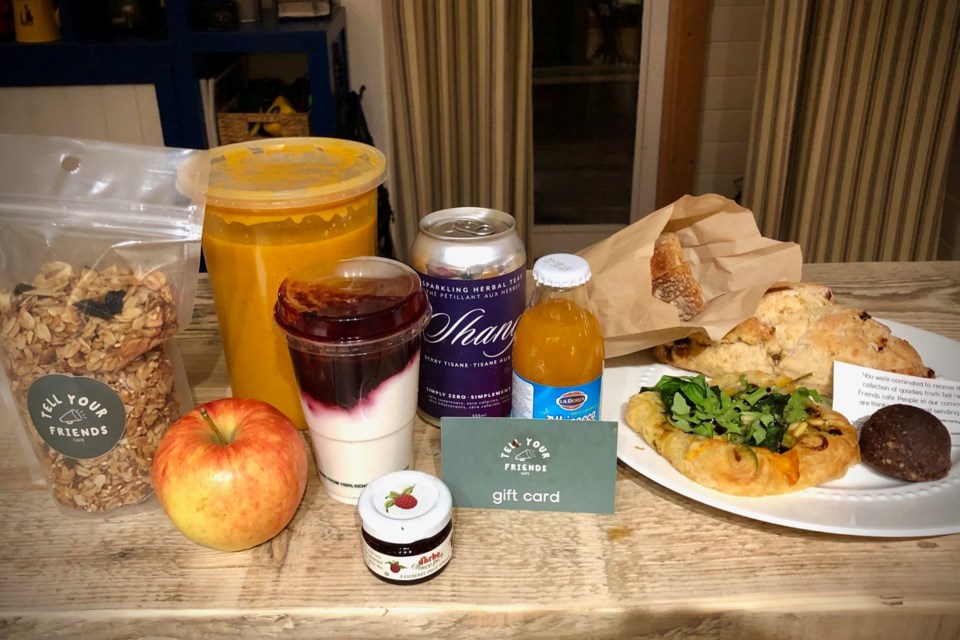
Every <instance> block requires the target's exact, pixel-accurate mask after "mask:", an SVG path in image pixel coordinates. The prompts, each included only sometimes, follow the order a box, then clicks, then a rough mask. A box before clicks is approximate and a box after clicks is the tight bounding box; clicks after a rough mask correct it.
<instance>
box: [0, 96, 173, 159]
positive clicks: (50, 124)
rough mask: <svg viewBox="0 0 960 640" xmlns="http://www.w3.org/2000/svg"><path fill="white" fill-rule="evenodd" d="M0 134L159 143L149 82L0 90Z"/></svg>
mask: <svg viewBox="0 0 960 640" xmlns="http://www.w3.org/2000/svg"><path fill="white" fill-rule="evenodd" d="M0 133H27V134H34V135H46V136H66V137H70V138H84V139H87V140H103V141H106V142H123V143H129V144H143V145H149V146H163V132H162V130H161V128H160V111H159V109H158V107H157V95H156V92H155V90H154V88H153V85H149V84H145V85H104V86H71V87H5V88H0Z"/></svg>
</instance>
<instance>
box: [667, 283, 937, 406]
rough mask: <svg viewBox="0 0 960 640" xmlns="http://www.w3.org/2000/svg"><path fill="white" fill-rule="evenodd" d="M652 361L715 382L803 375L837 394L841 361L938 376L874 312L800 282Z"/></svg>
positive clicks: (670, 347)
mask: <svg viewBox="0 0 960 640" xmlns="http://www.w3.org/2000/svg"><path fill="white" fill-rule="evenodd" d="M653 356H654V358H655V359H656V360H657V361H659V362H662V363H665V364H670V365H673V366H676V367H680V368H681V369H688V370H691V371H697V372H700V373H703V374H705V375H707V376H711V377H716V376H721V375H724V374H726V373H732V372H737V371H754V370H755V371H762V372H764V373H766V374H768V375H770V376H773V377H779V376H787V377H788V378H791V379H796V378H800V377H801V376H806V377H804V378H803V385H804V386H806V387H810V388H813V389H816V390H817V391H819V392H820V393H823V394H825V395H827V396H832V395H833V363H834V361H835V360H838V361H840V362H846V363H849V364H855V365H859V366H862V367H870V368H872V369H880V370H883V371H890V372H893V373H902V374H906V375H911V376H920V377H926V378H932V377H933V375H934V373H933V371H932V370H931V369H930V368H929V367H927V366H926V365H924V364H923V361H922V359H921V358H920V355H919V354H918V353H917V352H916V350H915V349H914V348H913V347H912V346H911V345H910V344H909V343H908V342H906V341H905V340H902V339H900V338H897V337H895V336H894V335H893V334H892V333H891V332H890V329H889V327H887V326H886V325H883V324H881V323H879V322H877V321H876V320H874V319H873V318H871V317H870V315H869V314H868V313H866V312H865V311H862V310H860V309H853V308H850V307H845V306H843V305H840V304H837V303H836V302H835V301H834V298H833V292H832V291H830V289H829V288H827V287H825V286H823V285H818V284H808V283H796V284H792V285H790V286H788V287H784V288H779V289H774V290H771V291H768V292H767V293H765V294H764V296H763V298H762V299H761V300H760V303H759V305H758V306H757V311H756V313H755V314H754V316H753V317H751V318H747V319H746V320H744V321H743V322H741V323H740V324H738V325H737V326H736V327H734V328H733V329H732V330H730V331H729V332H728V333H727V334H726V335H725V336H724V337H723V338H721V339H720V340H719V341H716V342H714V341H712V340H710V338H709V337H707V336H706V335H704V334H702V333H699V332H698V333H695V334H694V335H692V336H690V337H688V338H684V339H682V340H677V341H675V342H670V343H667V344H663V345H659V346H657V347H654V349H653Z"/></svg>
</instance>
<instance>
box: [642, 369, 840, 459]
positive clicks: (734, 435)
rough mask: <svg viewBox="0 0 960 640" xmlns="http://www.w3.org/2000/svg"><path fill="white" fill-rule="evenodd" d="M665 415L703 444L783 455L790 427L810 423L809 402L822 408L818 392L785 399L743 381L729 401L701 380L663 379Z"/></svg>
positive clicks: (804, 391) (659, 388) (656, 388)
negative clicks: (712, 441) (717, 442)
mask: <svg viewBox="0 0 960 640" xmlns="http://www.w3.org/2000/svg"><path fill="white" fill-rule="evenodd" d="M644 391H656V392H657V393H659V394H660V399H661V400H662V401H663V404H664V406H665V407H666V409H667V420H668V421H669V422H670V424H672V425H673V426H675V427H676V428H678V429H680V430H682V431H685V432H686V433H693V434H696V435H698V436H703V437H704V438H714V437H720V438H725V439H727V440H729V441H731V442H734V443H737V444H745V445H750V446H756V447H764V448H767V449H770V450H771V451H775V452H776V451H779V450H780V448H781V446H782V444H783V439H784V434H785V433H786V431H787V427H789V426H790V425H791V424H792V423H795V422H800V421H802V420H804V419H806V417H807V401H808V400H813V401H814V402H821V398H820V394H819V393H817V392H816V390H814V389H807V388H799V389H797V390H796V391H794V392H793V393H790V394H784V393H780V391H779V390H776V389H773V388H771V387H758V386H757V385H755V384H752V383H749V382H747V380H746V378H744V377H743V376H741V377H740V388H739V390H738V391H737V392H736V393H734V394H733V395H730V394H728V393H726V392H724V391H721V390H720V387H718V386H710V385H708V384H707V379H706V378H705V377H704V376H703V375H697V376H663V377H661V378H660V381H659V382H658V383H657V384H656V386H653V387H643V388H641V389H640V392H641V393H642V392H644Z"/></svg>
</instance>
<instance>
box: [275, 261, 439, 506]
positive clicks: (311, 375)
mask: <svg viewBox="0 0 960 640" xmlns="http://www.w3.org/2000/svg"><path fill="white" fill-rule="evenodd" d="M274 313H275V316H276V321H277V324H278V325H279V326H280V328H281V329H283V331H284V332H285V333H286V336H287V343H288V344H289V347H290V359H291V361H292V362H293V370H294V372H295V373H296V376H297V381H298V383H299V385H300V396H301V401H302V406H303V411H304V414H305V415H306V420H307V425H309V427H310V440H311V442H312V443H313V452H314V457H315V459H316V462H317V471H318V472H319V474H320V479H321V482H322V484H323V487H324V489H325V490H326V491H327V493H328V494H329V495H330V496H331V497H333V498H334V499H336V500H339V501H340V502H344V503H347V504H356V503H357V499H358V498H359V496H360V492H361V491H362V490H363V488H364V487H365V486H366V485H367V483H369V482H370V481H371V480H373V479H374V478H378V477H380V476H382V475H384V474H387V473H392V472H394V471H400V470H403V469H407V468H409V467H410V465H411V464H412V463H413V421H414V416H415V415H416V411H417V385H418V382H419V372H420V342H421V334H422V332H423V328H424V327H425V326H426V324H427V322H429V320H430V303H429V302H428V301H427V295H426V293H425V292H424V290H423V288H422V287H421V285H420V278H419V277H417V274H416V272H415V271H414V270H413V269H411V268H410V267H408V266H406V265H404V264H401V263H399V262H396V261H394V260H389V259H387V258H374V257H361V258H350V259H347V260H342V261H340V262H338V263H337V265H336V266H335V267H334V268H333V269H332V270H330V271H328V272H322V273H316V272H307V273H303V274H298V275H296V276H293V277H291V278H289V279H287V280H285V281H284V282H283V284H282V285H281V286H280V291H279V292H278V296H277V305H276V309H275V311H274Z"/></svg>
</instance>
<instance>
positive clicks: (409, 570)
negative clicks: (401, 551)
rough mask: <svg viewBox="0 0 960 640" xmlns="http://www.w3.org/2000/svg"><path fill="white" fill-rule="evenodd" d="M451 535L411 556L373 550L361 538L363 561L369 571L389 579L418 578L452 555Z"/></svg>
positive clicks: (433, 571) (441, 565)
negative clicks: (392, 554) (434, 546)
mask: <svg viewBox="0 0 960 640" xmlns="http://www.w3.org/2000/svg"><path fill="white" fill-rule="evenodd" d="M452 537H453V536H452V535H449V534H448V535H447V537H446V538H444V539H443V542H441V543H440V544H439V545H438V546H437V547H436V548H435V549H432V550H430V551H426V552H424V553H421V554H418V555H412V556H402V557H400V556H391V555H387V554H385V553H380V552H379V551H377V550H375V549H374V548H373V547H371V546H370V545H369V544H367V541H366V540H362V541H361V544H362V545H363V561H364V562H365V563H366V565H367V567H369V568H370V571H372V572H374V573H375V574H377V575H378V576H382V577H384V578H389V579H390V580H403V581H407V580H420V579H422V578H426V577H428V576H432V575H433V574H435V573H436V572H437V571H440V569H442V568H443V567H444V566H446V564H447V563H448V562H450V558H451V557H452V556H453V543H452V542H451V538H452Z"/></svg>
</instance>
